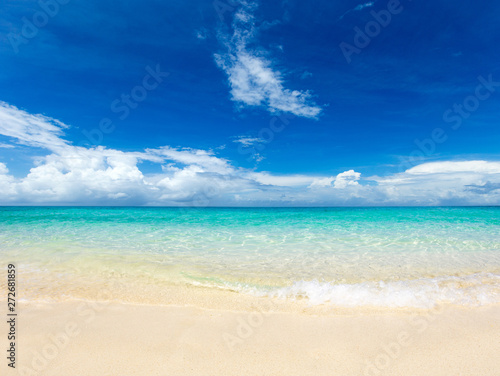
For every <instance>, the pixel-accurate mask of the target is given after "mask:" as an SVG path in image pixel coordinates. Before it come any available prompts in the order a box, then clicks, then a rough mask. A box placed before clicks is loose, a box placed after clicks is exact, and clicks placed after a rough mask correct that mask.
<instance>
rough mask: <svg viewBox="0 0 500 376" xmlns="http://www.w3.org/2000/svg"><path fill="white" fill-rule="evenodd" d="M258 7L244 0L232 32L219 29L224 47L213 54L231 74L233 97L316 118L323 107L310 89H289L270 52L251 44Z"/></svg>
mask: <svg viewBox="0 0 500 376" xmlns="http://www.w3.org/2000/svg"><path fill="white" fill-rule="evenodd" d="M255 7H256V6H255V4H247V3H243V5H242V7H241V8H240V9H239V10H238V11H237V12H236V13H235V16H234V20H233V25H232V26H233V30H234V31H233V34H232V35H231V36H229V35H226V34H224V33H222V32H221V33H219V40H220V42H221V43H222V45H223V47H224V49H225V51H224V52H223V53H220V54H214V58H215V62H216V63H217V65H218V66H219V67H220V68H221V69H223V70H224V72H225V73H226V74H227V76H228V79H229V84H230V86H231V96H232V99H233V100H234V101H236V102H239V103H242V104H245V105H248V106H264V107H267V109H268V111H270V112H271V113H273V112H289V113H292V114H294V115H296V116H302V117H307V118H317V117H318V115H319V114H320V112H321V108H320V107H319V106H318V105H316V104H315V103H314V102H313V101H312V99H311V95H310V93H309V92H307V91H299V90H290V89H286V88H285V87H284V85H283V77H282V74H281V73H280V72H279V71H277V70H275V68H274V66H273V65H274V64H273V62H272V60H271V59H270V58H268V57H267V55H268V54H267V53H266V52H264V51H262V49H256V48H250V47H249V45H250V44H252V43H253V42H255V40H256V33H257V27H256V21H255V17H254V16H253V11H254V10H255Z"/></svg>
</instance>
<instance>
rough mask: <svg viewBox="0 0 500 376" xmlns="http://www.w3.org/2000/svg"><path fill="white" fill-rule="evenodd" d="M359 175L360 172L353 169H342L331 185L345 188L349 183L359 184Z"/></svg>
mask: <svg viewBox="0 0 500 376" xmlns="http://www.w3.org/2000/svg"><path fill="white" fill-rule="evenodd" d="M360 177H361V174H360V173H359V172H356V171H354V170H349V171H344V172H341V173H340V174H338V175H337V177H336V178H335V182H334V183H333V186H334V187H335V188H346V187H348V186H350V185H351V186H352V185H359V183H358V180H359V178H360Z"/></svg>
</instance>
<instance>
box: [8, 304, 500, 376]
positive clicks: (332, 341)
mask: <svg viewBox="0 0 500 376" xmlns="http://www.w3.org/2000/svg"><path fill="white" fill-rule="evenodd" d="M270 310H271V311H277V312H269V311H270ZM19 314H20V316H19V319H18V332H19V333H18V334H19V341H18V343H17V352H18V355H17V356H18V364H17V368H16V370H15V371H14V370H12V369H9V368H8V367H7V366H6V363H7V360H6V359H5V357H2V360H1V364H0V369H1V370H2V372H1V374H2V375H6V376H7V375H15V374H20V375H58V376H78V375H82V376H83V375H85V376H89V375H95V376H98V375H119V376H126V375H162V376H163V375H260V376H261V375H287V376H290V375H301V376H303V375H328V376H336V375H342V376H347V375H356V376H359V375H387V376H389V375H398V376H399V375H405V376H413V375H425V376H428V375H436V376H441V375H449V376H459V375H464V376H465V375H478V376H479V375H480V376H488V375H491V376H498V375H500V356H499V354H500V307H484V308H474V309H458V308H446V309H439V310H436V311H431V312H427V314H425V315H424V314H422V313H420V314H410V313H405V312H385V313H383V312H378V313H377V312H371V313H370V312H363V313H361V312H358V313H350V314H346V313H333V314H332V312H330V313H329V314H321V315H317V314H314V312H313V313H311V312H305V313H304V312H302V313H301V312H283V311H281V310H276V309H275V307H273V306H272V305H269V304H267V303H265V301H263V300H261V301H260V303H258V304H256V305H254V308H252V309H246V310H240V311H235V310H228V309H225V308H215V309H206V308H196V307H188V306H154V305H127V304H119V303H107V304H105V303H91V302H74V301H73V302H61V303H47V304H34V303H29V304H22V305H21V306H20V307H19ZM2 321H3V320H2ZM1 327H2V332H4V333H5V334H6V333H7V326H6V324H3V325H2V326H1ZM5 337H6V336H4V335H2V342H1V344H2V349H4V348H5V347H6V346H7V343H6V342H7V341H6V338H5ZM3 352H4V353H5V350H3Z"/></svg>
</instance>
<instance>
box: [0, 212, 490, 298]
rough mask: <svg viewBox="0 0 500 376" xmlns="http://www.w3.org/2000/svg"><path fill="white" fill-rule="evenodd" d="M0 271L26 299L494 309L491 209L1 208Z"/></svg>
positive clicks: (2, 283) (3, 282)
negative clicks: (184, 296)
mask: <svg viewBox="0 0 500 376" xmlns="http://www.w3.org/2000/svg"><path fill="white" fill-rule="evenodd" d="M0 262H1V263H2V265H5V267H6V265H7V264H8V263H15V264H16V266H17V269H18V279H19V281H18V283H19V286H20V289H21V291H20V294H21V298H22V299H26V300H37V299H38V300H43V299H54V300H57V299H81V298H92V297H93V295H92V294H96V292H98V291H100V290H101V291H102V290H103V289H104V287H105V286H114V287H113V289H112V290H111V291H112V292H111V293H110V292H109V289H108V295H109V294H111V295H112V297H114V298H117V299H120V298H121V297H125V296H127V298H128V300H129V301H130V300H131V301H133V300H134V298H133V295H134V294H135V295H137V296H138V295H142V297H144V295H147V294H153V295H154V294H155V292H161V291H162V290H163V289H165V288H166V287H170V288H171V287H172V286H174V287H175V286H188V287H192V288H199V289H213V290H224V291H230V292H233V293H235V294H248V295H255V296H262V297H264V296H268V297H275V298H278V299H283V300H289V301H290V302H293V301H298V300H300V301H306V302H308V303H309V304H311V305H319V304H325V305H332V306H342V307H359V306H368V307H369V306H375V307H417V308H430V307H433V306H435V305H436V304H441V303H447V304H454V305H463V306H481V305H488V304H498V303H500V208H496V207H481V208H479V207H476V208H470V207H468V208H462V207H460V208H459V207H454V208H451V207H438V208H116V207H97V208H81V207H3V208H0ZM115 282H119V283H115ZM0 284H1V285H2V286H1V288H4V285H5V281H1V282H0ZM117 286H118V287H117ZM91 292H92V293H91ZM108 297H109V296H108ZM158 299H159V300H160V303H161V299H162V297H161V294H159V295H158V296H156V297H155V302H158Z"/></svg>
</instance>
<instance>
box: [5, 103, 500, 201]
mask: <svg viewBox="0 0 500 376" xmlns="http://www.w3.org/2000/svg"><path fill="white" fill-rule="evenodd" d="M0 119H2V122H1V126H0V134H2V135H4V136H8V137H10V138H11V139H12V140H13V142H17V143H21V144H24V145H28V146H31V147H36V148H44V149H45V150H46V151H48V152H49V154H48V155H46V156H40V157H37V158H35V159H34V165H33V167H32V168H31V169H30V171H29V173H27V174H26V176H23V177H14V176H13V175H11V173H10V172H9V169H8V166H7V165H6V164H5V163H4V162H0V187H1V189H0V204H34V203H38V204H102V205H109V204H122V205H127V204H130V205H187V206H192V205H214V206H217V205H272V206H279V205H498V204H499V203H500V162H496V161H484V160H472V161H445V162H432V163H424V164H420V165H418V166H415V167H412V168H410V169H408V170H406V171H404V172H402V173H396V174H391V175H388V176H383V177H379V176H372V177H363V178H362V176H361V173H359V172H356V171H354V170H348V171H344V172H340V173H338V174H337V175H336V176H318V175H316V176H309V175H302V174H284V175H276V174H273V173H270V172H262V171H260V172H259V171H254V170H252V169H244V168H238V167H235V166H234V164H233V163H232V162H231V161H229V160H227V159H224V158H221V157H219V156H217V155H216V154H215V153H214V152H213V151H206V150H198V149H191V148H184V149H180V148H172V147H169V146H164V147H161V148H156V149H146V150H144V151H142V152H124V151H121V150H116V149H107V148H104V147H96V148H85V147H78V146H73V145H71V143H69V142H68V141H66V140H65V139H64V138H63V136H64V129H65V128H66V127H67V126H66V125H64V124H62V123H60V122H58V121H57V120H54V119H51V118H48V117H45V116H41V115H30V114H28V113H27V112H25V111H23V110H19V109H17V108H15V107H13V106H9V105H7V104H5V103H0ZM37 136H39V137H37ZM16 152H18V151H17V150H16V149H14V150H13V153H16ZM143 161H148V162H150V163H153V164H157V165H159V166H161V167H162V169H161V170H162V171H161V172H160V173H157V174H145V173H144V172H143V171H142V170H141V168H140V167H141V162H143Z"/></svg>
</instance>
